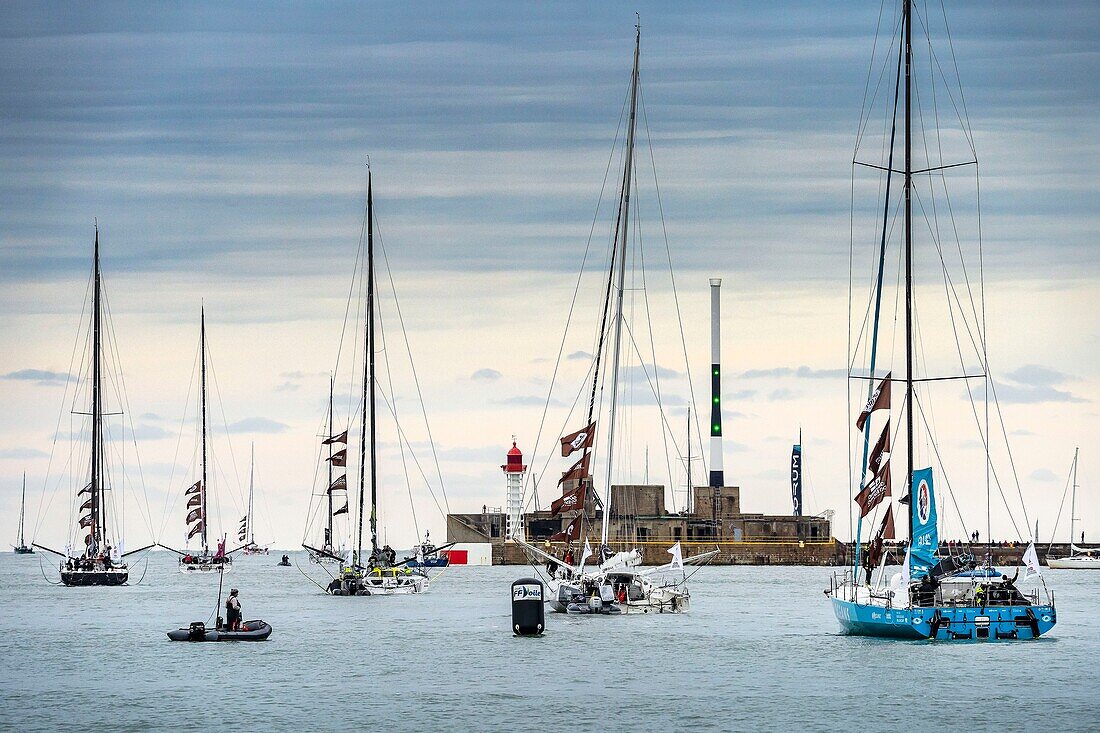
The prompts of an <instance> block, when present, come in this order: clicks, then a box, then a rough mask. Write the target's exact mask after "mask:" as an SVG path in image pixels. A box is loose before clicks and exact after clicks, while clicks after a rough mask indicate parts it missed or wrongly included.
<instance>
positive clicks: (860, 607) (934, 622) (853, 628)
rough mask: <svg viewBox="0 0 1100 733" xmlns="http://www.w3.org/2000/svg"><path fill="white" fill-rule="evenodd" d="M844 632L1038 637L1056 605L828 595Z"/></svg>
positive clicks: (958, 638)
mask: <svg viewBox="0 0 1100 733" xmlns="http://www.w3.org/2000/svg"><path fill="white" fill-rule="evenodd" d="M830 600H831V601H832V604H833V612H834V613H835V614H836V618H837V621H839V622H840V627H841V629H842V630H843V631H844V633H846V634H852V635H854V636H878V637H883V638H889V639H935V640H938V641H965V640H972V639H974V640H996V639H1000V640H1012V639H1037V638H1038V637H1040V636H1042V635H1043V634H1045V633H1047V632H1048V631H1050V630H1051V629H1052V628H1054V624H1055V623H1057V621H1058V615H1057V613H1056V611H1055V610H1054V606H1052V605H1045V606H988V607H985V608H977V607H966V606H938V607H937V606H930V607H920V608H885V607H883V606H874V605H867V604H862V603H852V602H851V601H845V600H841V599H838V598H830Z"/></svg>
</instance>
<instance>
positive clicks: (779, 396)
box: [768, 389, 802, 400]
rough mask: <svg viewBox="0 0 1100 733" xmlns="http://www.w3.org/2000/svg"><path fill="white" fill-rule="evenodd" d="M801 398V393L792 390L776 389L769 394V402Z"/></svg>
mask: <svg viewBox="0 0 1100 733" xmlns="http://www.w3.org/2000/svg"><path fill="white" fill-rule="evenodd" d="M801 396H802V393H801V392H795V391H794V390H790V389H776V390H772V391H771V392H769V393H768V399H769V400H797V399H798V398H799V397H801Z"/></svg>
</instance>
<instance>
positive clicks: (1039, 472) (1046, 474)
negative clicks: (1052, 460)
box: [1028, 468, 1058, 482]
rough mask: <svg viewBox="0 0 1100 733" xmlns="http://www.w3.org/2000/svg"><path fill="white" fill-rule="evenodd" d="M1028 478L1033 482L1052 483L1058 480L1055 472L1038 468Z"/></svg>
mask: <svg viewBox="0 0 1100 733" xmlns="http://www.w3.org/2000/svg"><path fill="white" fill-rule="evenodd" d="M1028 478H1030V479H1031V480H1032V481H1047V482H1050V481H1057V480H1058V477H1057V476H1056V475H1054V471H1051V470H1050V469H1049V468H1037V469H1035V470H1034V471H1032V472H1031V475H1030V476H1029V477H1028Z"/></svg>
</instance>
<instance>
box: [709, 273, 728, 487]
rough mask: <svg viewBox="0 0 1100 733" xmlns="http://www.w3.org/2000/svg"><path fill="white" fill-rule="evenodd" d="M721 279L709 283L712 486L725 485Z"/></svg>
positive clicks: (714, 279)
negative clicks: (723, 466)
mask: <svg viewBox="0 0 1100 733" xmlns="http://www.w3.org/2000/svg"><path fill="white" fill-rule="evenodd" d="M721 294H722V278H720V277H712V278H711V279H710V485H711V487H713V488H718V487H720V486H724V485H725V476H724V475H723V474H724V472H723V470H722V365H721V361H722V357H721V348H720V347H721V343H722V316H721V312H722V308H721V302H722V297H721Z"/></svg>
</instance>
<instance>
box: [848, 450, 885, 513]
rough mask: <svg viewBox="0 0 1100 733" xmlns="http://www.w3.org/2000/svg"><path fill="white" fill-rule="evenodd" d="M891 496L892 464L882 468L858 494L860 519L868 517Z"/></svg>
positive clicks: (857, 502) (857, 501)
mask: <svg viewBox="0 0 1100 733" xmlns="http://www.w3.org/2000/svg"><path fill="white" fill-rule="evenodd" d="M887 496H890V463H889V462H887V463H886V465H884V466H883V467H882V470H881V471H879V472H878V473H877V474H876V475H875V477H874V478H873V479H872V480H871V481H870V483H868V484H867V485H866V486H864V487H863V489H862V490H861V491H860V492H859V493H858V494H856V504H859V510H860V515H859V516H860V517H866V516H867V515H868V514H870V513H871V510H872V509H874V508H875V507H876V506H878V505H879V502H881V501H882V500H883V499H885V498H886V497H887Z"/></svg>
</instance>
